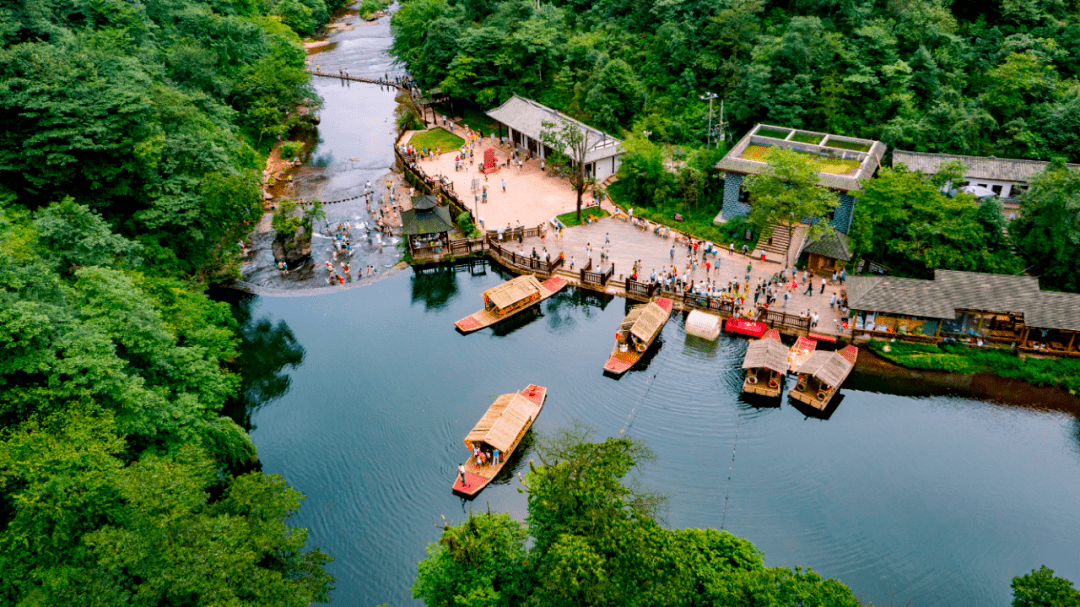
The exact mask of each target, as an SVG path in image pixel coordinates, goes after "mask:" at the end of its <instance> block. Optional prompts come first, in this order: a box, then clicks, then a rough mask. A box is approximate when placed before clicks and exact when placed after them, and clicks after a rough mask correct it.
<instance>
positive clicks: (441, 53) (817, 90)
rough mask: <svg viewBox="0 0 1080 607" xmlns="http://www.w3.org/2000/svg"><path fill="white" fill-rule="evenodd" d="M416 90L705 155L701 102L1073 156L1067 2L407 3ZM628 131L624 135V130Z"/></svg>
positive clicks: (738, 119) (998, 151) (942, 145)
mask: <svg viewBox="0 0 1080 607" xmlns="http://www.w3.org/2000/svg"><path fill="white" fill-rule="evenodd" d="M402 4H403V6H402V8H401V10H400V11H398V13H397V14H396V15H395V16H394V21H393V25H394V35H395V42H394V51H395V53H396V55H397V56H398V57H399V58H400V59H401V60H402V61H404V62H405V64H406V65H407V66H408V68H409V70H410V72H411V73H412V74H413V76H415V77H416V78H417V79H419V80H420V81H421V82H422V83H423V84H424V85H426V86H441V87H442V88H443V90H444V91H446V92H447V93H449V94H451V95H455V96H460V97H464V98H468V99H473V100H475V101H476V102H477V103H479V104H481V105H483V106H488V105H491V104H493V103H498V102H501V101H502V100H504V99H506V98H507V97H508V96H509V95H510V94H511V93H515V92H516V93H518V94H521V95H526V96H529V97H532V98H535V99H537V100H538V101H540V102H542V103H546V104H548V105H550V106H552V107H555V108H558V109H561V110H564V111H566V112H568V113H570V114H571V115H574V116H578V117H582V118H585V119H586V120H588V121H590V122H591V123H593V124H594V125H595V126H597V127H600V128H604V129H609V130H611V131H613V132H616V133H617V132H618V131H619V130H621V129H630V128H631V127H633V128H634V131H641V130H645V129H647V130H649V131H651V132H652V139H653V140H655V141H660V142H668V143H679V144H685V143H688V142H703V141H704V140H705V135H706V130H707V121H706V118H707V112H708V103H707V102H703V101H702V100H701V99H700V96H701V95H704V94H705V93H706V92H707V91H708V92H712V93H715V94H716V95H718V96H719V97H720V98H722V99H724V100H725V108H726V116H725V117H726V118H727V119H728V121H730V123H731V127H730V128H731V131H732V132H733V133H734V134H736V135H740V134H741V133H743V132H745V131H746V130H747V129H748V128H749V127H750V126H752V125H753V124H754V123H755V122H770V123H774V124H780V125H784V126H790V127H800V128H807V129H815V130H820V131H825V132H830V133H838V134H844V135H854V136H858V137H868V138H873V139H880V140H882V141H884V142H885V143H886V144H888V145H889V147H898V148H901V149H907V150H918V151H933V152H950V153H960V154H973V155H991V154H993V155H997V156H999V157H1013V158H1042V159H1050V158H1051V157H1052V156H1054V155H1067V156H1069V157H1072V158H1077V157H1080V85H1078V84H1077V76H1078V75H1080V6H1078V5H1077V4H1076V3H1071V2H1062V1H1060V0H989V1H988V2H976V1H974V0H957V1H955V2H948V1H947V0H906V1H900V0H788V1H776V0H771V1H767V0H723V1H719V2H707V1H703V0H665V1H660V2H639V1H636V0H599V1H589V2H585V1H581V0H557V1H555V2H543V3H535V2H532V1H531V0H502V1H498V2H467V1H465V0H406V1H405V2H403V3H402ZM635 125H637V126H635Z"/></svg>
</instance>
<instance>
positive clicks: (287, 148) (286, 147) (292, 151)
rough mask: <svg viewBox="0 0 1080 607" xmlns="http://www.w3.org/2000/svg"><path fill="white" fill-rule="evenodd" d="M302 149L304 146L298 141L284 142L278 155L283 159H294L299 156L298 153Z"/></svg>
mask: <svg viewBox="0 0 1080 607" xmlns="http://www.w3.org/2000/svg"><path fill="white" fill-rule="evenodd" d="M303 149H304V144H303V143H302V142H299V141H286V142H284V143H282V144H281V148H280V149H279V150H278V153H279V154H281V157H282V158H283V159H289V158H296V157H298V156H300V152H302V151H303Z"/></svg>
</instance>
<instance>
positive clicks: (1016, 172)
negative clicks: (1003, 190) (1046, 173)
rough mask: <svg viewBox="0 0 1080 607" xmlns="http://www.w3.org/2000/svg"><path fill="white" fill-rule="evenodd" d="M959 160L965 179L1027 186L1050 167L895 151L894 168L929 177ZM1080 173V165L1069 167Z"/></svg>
mask: <svg viewBox="0 0 1080 607" xmlns="http://www.w3.org/2000/svg"><path fill="white" fill-rule="evenodd" d="M950 160H959V161H960V162H963V163H964V166H965V167H967V172H966V173H965V174H964V178H965V179H967V180H969V181H970V180H972V179H990V180H993V181H1011V182H1016V183H1020V182H1026V181H1028V180H1029V179H1030V178H1031V176H1032V175H1034V174H1035V173H1038V172H1039V171H1041V170H1043V169H1045V168H1046V167H1047V166H1049V165H1050V163H1049V162H1046V161H1043V160H1025V159H1021V158H988V157H986V156H961V155H958V154H928V153H925V152H905V151H902V150H893V166H894V167H895V166H897V165H899V164H903V165H905V166H906V167H907V168H909V169H911V170H912V171H919V172H920V173H923V174H926V175H933V174H935V173H937V172H938V167H939V166H940V165H941V163H943V162H948V161H950ZM1066 166H1069V167H1072V168H1074V169H1080V164H1069V165H1066Z"/></svg>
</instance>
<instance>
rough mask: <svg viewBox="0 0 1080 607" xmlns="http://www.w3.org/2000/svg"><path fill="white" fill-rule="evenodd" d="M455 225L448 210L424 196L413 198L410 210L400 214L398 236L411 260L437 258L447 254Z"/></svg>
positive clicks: (428, 196)
mask: <svg viewBox="0 0 1080 607" xmlns="http://www.w3.org/2000/svg"><path fill="white" fill-rule="evenodd" d="M453 229H454V222H453V221H452V220H451V219H450V208H449V207H448V206H446V205H440V204H439V201H438V199H437V198H435V197H434V196H431V195H428V194H425V195H423V196H414V197H413V199H412V208H411V209H407V210H405V211H402V212H401V234H402V235H403V236H405V238H406V239H407V242H408V246H409V253H410V254H412V256H413V257H433V256H434V257H437V256H439V255H443V254H445V253H449V252H450V232H451V231H452V230H453Z"/></svg>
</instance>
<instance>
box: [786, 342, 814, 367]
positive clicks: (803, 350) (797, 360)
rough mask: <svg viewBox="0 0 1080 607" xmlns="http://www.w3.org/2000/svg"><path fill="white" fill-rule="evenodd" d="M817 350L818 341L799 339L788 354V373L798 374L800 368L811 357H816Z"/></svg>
mask: <svg viewBox="0 0 1080 607" xmlns="http://www.w3.org/2000/svg"><path fill="white" fill-rule="evenodd" d="M816 349H817V340H816V339H810V338H809V337H799V339H797V340H796V341H795V345H794V346H791V350H790V351H789V352H788V356H787V362H788V371H789V372H790V373H798V372H799V368H800V367H802V366H803V363H805V362H806V361H808V360H810V357H811V356H813V355H814V350H816Z"/></svg>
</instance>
